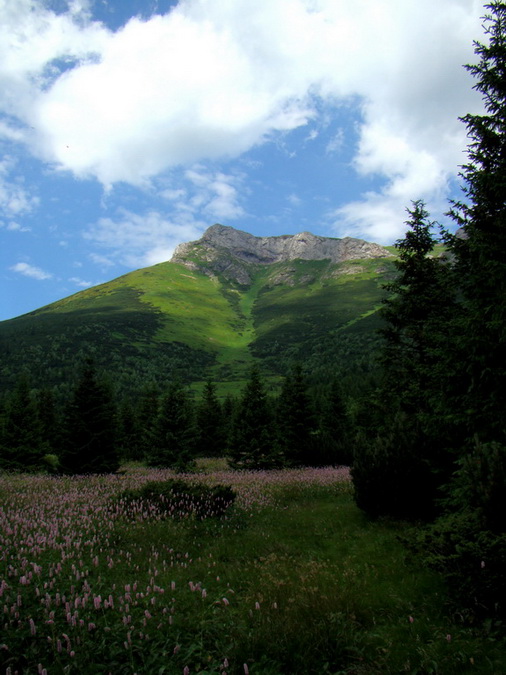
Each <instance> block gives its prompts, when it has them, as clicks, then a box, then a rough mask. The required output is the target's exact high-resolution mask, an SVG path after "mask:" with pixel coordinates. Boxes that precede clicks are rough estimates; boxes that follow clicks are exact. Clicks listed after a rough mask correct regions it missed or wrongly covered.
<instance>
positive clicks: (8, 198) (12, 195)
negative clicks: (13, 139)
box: [0, 155, 39, 231]
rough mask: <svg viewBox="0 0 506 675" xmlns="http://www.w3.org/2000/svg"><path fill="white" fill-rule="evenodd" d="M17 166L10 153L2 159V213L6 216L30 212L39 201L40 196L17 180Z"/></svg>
mask: <svg viewBox="0 0 506 675" xmlns="http://www.w3.org/2000/svg"><path fill="white" fill-rule="evenodd" d="M15 168H16V160H15V159H14V158H13V157H11V156H9V155H7V156H5V157H4V158H3V159H2V160H1V161H0V213H1V214H3V215H4V216H6V217H13V216H19V215H21V214H25V213H29V212H30V211H32V210H33V209H34V208H35V207H36V206H37V205H38V203H39V200H38V197H36V196H35V195H31V194H30V193H29V191H28V190H27V189H26V188H25V186H24V185H23V184H22V183H20V182H16V176H15ZM9 229H20V228H15V227H14V228H9ZM23 231H26V228H25V229H23Z"/></svg>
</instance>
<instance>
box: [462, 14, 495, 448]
mask: <svg viewBox="0 0 506 675" xmlns="http://www.w3.org/2000/svg"><path fill="white" fill-rule="evenodd" d="M485 7H486V9H487V10H488V14H487V15H486V17H485V34H486V35H487V37H488V42H487V44H482V43H479V42H476V43H475V52H476V54H477V55H478V57H479V59H480V60H479V63H477V64H476V65H469V66H466V67H467V69H468V71H469V72H470V73H471V74H472V75H473V77H475V78H476V84H475V85H474V88H475V89H476V90H477V91H479V92H480V93H481V94H482V97H483V102H484V106H485V112H484V114H476V115H471V114H469V115H466V116H465V117H463V118H462V121H463V122H464V123H465V124H466V126H467V131H468V137H469V138H470V145H469V147H468V157H469V161H468V163H467V164H466V165H465V166H464V167H463V169H462V173H461V177H462V178H463V180H464V185H463V190H464V193H465V196H466V197H467V200H466V201H465V202H463V201H461V202H456V203H453V208H452V210H451V212H450V214H451V216H452V217H453V218H454V220H455V221H456V222H457V223H458V224H459V225H460V227H461V228H462V233H463V236H462V237H454V238H452V239H451V242H450V245H451V247H452V250H453V253H454V256H455V271H456V275H457V277H458V279H459V282H460V288H461V293H462V303H461V312H460V315H459V317H458V318H457V319H456V322H455V326H454V332H455V343H456V347H457V348H458V354H459V359H458V361H456V366H457V373H456V374H457V377H456V378H455V382H456V386H455V387H454V389H453V391H452V392H450V394H451V396H450V400H451V404H452V407H453V408H454V410H460V411H461V415H460V418H459V419H458V423H459V424H460V425H463V426H465V428H466V430H467V434H468V436H469V437H472V436H475V435H477V436H478V437H479V439H480V440H483V441H500V442H502V443H504V442H505V441H506V438H505V434H506V424H505V423H504V419H505V416H506V408H505V400H506V397H505V395H504V392H505V391H506V201H505V194H506V84H505V83H506V3H504V2H491V3H489V4H487V5H485Z"/></svg>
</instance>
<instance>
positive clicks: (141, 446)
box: [132, 383, 161, 460]
mask: <svg viewBox="0 0 506 675" xmlns="http://www.w3.org/2000/svg"><path fill="white" fill-rule="evenodd" d="M160 397H161V394H160V390H159V388H158V386H157V385H156V384H154V383H152V384H150V385H147V386H145V387H144V388H143V389H142V390H141V392H140V397H139V401H138V404H137V411H136V413H137V414H136V417H137V428H138V434H137V436H136V438H135V449H134V450H132V452H133V454H134V455H135V457H136V458H137V459H139V460H142V459H147V458H148V457H149V455H150V453H151V450H152V448H153V444H154V443H155V433H156V425H157V420H158V413H159V409H160Z"/></svg>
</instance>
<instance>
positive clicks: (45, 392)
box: [35, 389, 62, 454]
mask: <svg viewBox="0 0 506 675" xmlns="http://www.w3.org/2000/svg"><path fill="white" fill-rule="evenodd" d="M35 403H36V407H37V417H38V422H39V430H40V438H41V441H42V444H43V446H44V449H45V452H46V453H47V454H58V451H59V448H60V447H61V428H62V420H61V415H60V411H59V409H58V407H57V405H56V400H55V395H54V392H53V390H52V389H42V390H41V391H38V392H37V395H36V398H35Z"/></svg>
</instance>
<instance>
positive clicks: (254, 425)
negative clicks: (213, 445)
mask: <svg viewBox="0 0 506 675" xmlns="http://www.w3.org/2000/svg"><path fill="white" fill-rule="evenodd" d="M229 462H230V464H231V466H232V467H234V468H236V469H272V468H275V467H278V466H280V465H281V464H282V462H283V458H282V455H281V453H280V452H279V450H277V448H276V438H275V434H274V428H273V415H272V411H271V406H270V405H269V402H268V399H267V395H266V392H265V388H264V385H263V383H262V380H261V378H260V372H259V370H258V368H257V367H256V366H254V367H253V368H252V370H251V373H250V378H249V380H248V382H247V383H246V386H245V387H244V390H243V393H242V396H241V400H240V401H239V404H238V406H237V410H236V413H235V416H234V421H233V426H232V431H231V434H230V448H229Z"/></svg>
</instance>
